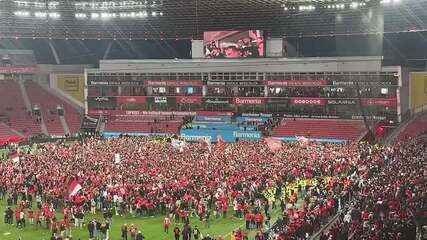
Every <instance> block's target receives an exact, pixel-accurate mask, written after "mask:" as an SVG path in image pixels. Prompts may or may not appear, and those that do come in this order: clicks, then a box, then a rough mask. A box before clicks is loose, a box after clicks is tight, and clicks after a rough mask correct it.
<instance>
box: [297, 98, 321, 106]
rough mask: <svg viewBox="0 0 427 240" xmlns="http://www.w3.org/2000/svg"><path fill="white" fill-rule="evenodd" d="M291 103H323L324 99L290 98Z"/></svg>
mask: <svg viewBox="0 0 427 240" xmlns="http://www.w3.org/2000/svg"><path fill="white" fill-rule="evenodd" d="M291 103H292V104H293V105H325V104H326V99H322V98H292V99H291Z"/></svg>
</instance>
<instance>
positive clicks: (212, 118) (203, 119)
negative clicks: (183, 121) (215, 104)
mask: <svg viewBox="0 0 427 240" xmlns="http://www.w3.org/2000/svg"><path fill="white" fill-rule="evenodd" d="M194 122H216V123H229V122H231V117H230V116H196V117H195V118H194Z"/></svg>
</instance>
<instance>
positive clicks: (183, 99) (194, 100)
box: [176, 97, 202, 104]
mask: <svg viewBox="0 0 427 240" xmlns="http://www.w3.org/2000/svg"><path fill="white" fill-rule="evenodd" d="M176 100H177V102H178V103H182V104H188V103H190V104H200V103H202V97H177V98H176Z"/></svg>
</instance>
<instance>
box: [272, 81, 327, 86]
mask: <svg viewBox="0 0 427 240" xmlns="http://www.w3.org/2000/svg"><path fill="white" fill-rule="evenodd" d="M265 85H267V86H276V87H297V86H304V87H315V86H325V85H328V82H327V81H326V80H283V81H272V80H267V81H265Z"/></svg>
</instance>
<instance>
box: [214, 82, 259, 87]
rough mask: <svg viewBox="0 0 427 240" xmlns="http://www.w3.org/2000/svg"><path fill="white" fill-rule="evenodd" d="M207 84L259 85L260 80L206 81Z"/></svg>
mask: <svg viewBox="0 0 427 240" xmlns="http://www.w3.org/2000/svg"><path fill="white" fill-rule="evenodd" d="M206 85H208V86H261V85H263V82H261V81H207V83H206Z"/></svg>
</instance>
